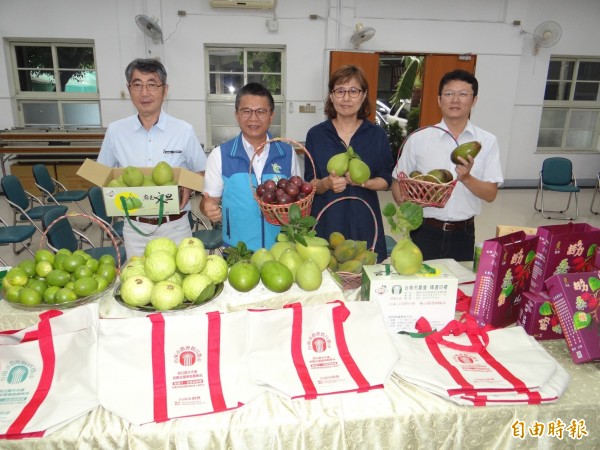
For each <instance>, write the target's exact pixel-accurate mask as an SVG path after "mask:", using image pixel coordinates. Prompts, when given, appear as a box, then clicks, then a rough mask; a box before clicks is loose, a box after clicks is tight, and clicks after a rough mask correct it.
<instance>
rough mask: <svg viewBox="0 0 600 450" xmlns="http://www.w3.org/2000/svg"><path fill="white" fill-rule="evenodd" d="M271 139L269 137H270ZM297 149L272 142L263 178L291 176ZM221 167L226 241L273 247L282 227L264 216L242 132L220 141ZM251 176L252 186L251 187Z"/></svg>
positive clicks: (224, 236)
mask: <svg viewBox="0 0 600 450" xmlns="http://www.w3.org/2000/svg"><path fill="white" fill-rule="evenodd" d="M269 139H270V137H269ZM293 151H294V149H293V148H292V147H291V146H290V145H289V144H286V143H283V142H273V143H271V144H270V149H269V157H268V159H267V162H266V164H265V168H264V169H263V173H262V179H261V182H262V183H264V182H265V181H266V180H269V179H272V180H274V181H275V182H277V180H279V179H280V178H289V177H290V176H291V171H292V152H293ZM221 165H222V166H221V167H222V172H221V173H222V176H223V195H222V199H221V205H222V208H223V211H222V213H223V241H224V242H225V243H226V244H228V245H230V246H236V245H237V243H238V241H243V242H244V243H245V244H246V246H247V247H248V248H249V249H250V250H253V251H255V250H257V249H259V248H261V247H264V248H271V246H272V245H273V244H274V243H275V238H276V237H277V234H278V233H279V231H280V227H279V226H276V225H272V224H270V223H268V222H267V221H266V219H265V218H264V216H263V214H262V211H261V210H260V207H259V206H258V203H257V202H256V200H255V199H254V196H253V190H254V189H255V188H256V186H258V183H257V180H256V175H255V174H254V171H252V174H251V175H250V174H249V167H250V160H249V159H248V155H247V154H246V151H245V149H244V144H243V143H242V134H241V133H240V134H239V135H238V136H237V137H236V138H234V139H231V140H230V141H227V142H225V143H224V144H222V145H221ZM250 180H252V186H253V187H254V189H252V190H251V188H250Z"/></svg>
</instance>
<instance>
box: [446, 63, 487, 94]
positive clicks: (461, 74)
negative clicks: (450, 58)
mask: <svg viewBox="0 0 600 450" xmlns="http://www.w3.org/2000/svg"><path fill="white" fill-rule="evenodd" d="M451 81H464V82H465V83H469V84H470V85H471V87H472V88H473V97H477V92H478V91H479V83H478V82H477V78H475V75H473V74H472V73H471V72H467V71H466V70H462V69H457V70H453V71H452V72H448V73H447V74H445V75H444V76H443V77H442V79H441V80H440V87H439V89H438V95H442V90H443V89H444V86H446V85H447V84H448V83H450V82H451Z"/></svg>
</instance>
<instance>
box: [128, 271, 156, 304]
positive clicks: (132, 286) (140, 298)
mask: <svg viewBox="0 0 600 450" xmlns="http://www.w3.org/2000/svg"><path fill="white" fill-rule="evenodd" d="M153 288H154V282H153V281H152V280H151V279H150V278H148V277H146V276H144V275H134V276H131V277H129V278H127V279H126V280H125V281H124V282H123V284H121V289H120V292H121V298H122V299H123V301H124V302H125V303H127V304H128V305H132V306H146V305H147V304H149V303H150V295H151V294H152V289H153Z"/></svg>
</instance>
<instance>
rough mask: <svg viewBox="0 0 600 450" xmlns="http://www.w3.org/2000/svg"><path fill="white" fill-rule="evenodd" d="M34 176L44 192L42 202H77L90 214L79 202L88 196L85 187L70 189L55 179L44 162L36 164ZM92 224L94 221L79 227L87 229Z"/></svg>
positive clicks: (56, 203) (46, 203)
mask: <svg viewBox="0 0 600 450" xmlns="http://www.w3.org/2000/svg"><path fill="white" fill-rule="evenodd" d="M33 178H34V180H35V185H36V186H37V187H38V189H39V190H40V192H41V193H42V203H43V204H45V205H48V204H55V205H61V204H63V203H73V204H75V205H76V206H77V207H78V208H79V209H80V210H81V211H82V212H83V213H84V214H89V213H88V211H86V210H85V209H84V208H83V207H82V206H81V205H80V204H79V202H81V201H83V200H84V199H85V198H86V197H87V196H88V191H86V190H84V189H77V190H71V191H70V190H68V189H67V188H66V187H65V186H64V185H63V184H62V183H60V182H59V181H58V180H55V179H54V178H52V176H50V172H48V168H47V167H46V166H45V165H44V164H36V165H34V166H33ZM76 225H77V224H76ZM91 225H92V222H91V221H90V223H88V224H86V225H85V226H84V227H80V226H79V225H77V227H78V228H79V229H80V230H82V231H85V230H87V229H88V228H89V227H90V226H91Z"/></svg>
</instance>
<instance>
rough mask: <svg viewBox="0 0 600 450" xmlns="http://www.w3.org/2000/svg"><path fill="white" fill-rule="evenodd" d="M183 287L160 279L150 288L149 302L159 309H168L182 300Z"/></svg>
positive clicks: (179, 303)
mask: <svg viewBox="0 0 600 450" xmlns="http://www.w3.org/2000/svg"><path fill="white" fill-rule="evenodd" d="M184 299H185V298H184V295H183V289H182V287H181V286H178V285H177V284H175V283H172V282H171V281H160V282H158V283H156V284H155V285H154V287H153V288H152V293H151V294H150V303H152V306H154V307H155V308H156V309H157V310H159V311H168V310H170V309H173V308H175V307H177V306H179V305H181V304H182V303H183V301H184Z"/></svg>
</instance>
